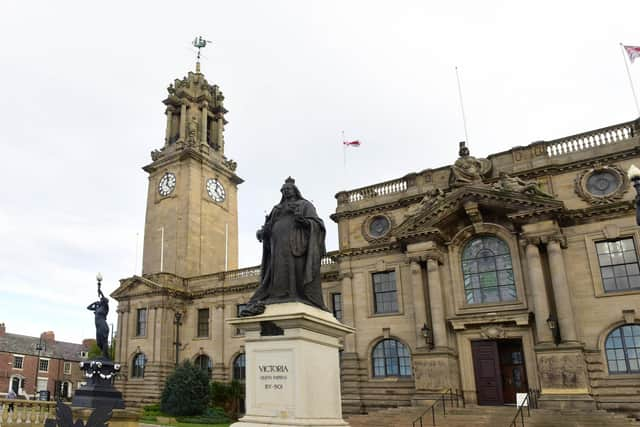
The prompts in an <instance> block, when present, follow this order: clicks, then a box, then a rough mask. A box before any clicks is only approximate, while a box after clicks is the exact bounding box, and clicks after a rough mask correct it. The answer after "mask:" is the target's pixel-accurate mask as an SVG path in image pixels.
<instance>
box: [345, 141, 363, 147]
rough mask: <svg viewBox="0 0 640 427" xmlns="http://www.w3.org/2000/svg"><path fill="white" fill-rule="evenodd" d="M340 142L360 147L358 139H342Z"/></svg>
mask: <svg viewBox="0 0 640 427" xmlns="http://www.w3.org/2000/svg"><path fill="white" fill-rule="evenodd" d="M342 143H343V144H344V145H346V146H349V147H360V141H358V140H357V139H356V140H355V141H342Z"/></svg>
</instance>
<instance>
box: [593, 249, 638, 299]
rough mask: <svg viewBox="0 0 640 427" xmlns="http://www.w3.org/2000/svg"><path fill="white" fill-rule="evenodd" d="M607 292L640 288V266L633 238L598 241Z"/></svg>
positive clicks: (602, 273) (601, 272) (602, 274)
mask: <svg viewBox="0 0 640 427" xmlns="http://www.w3.org/2000/svg"><path fill="white" fill-rule="evenodd" d="M596 252H597V254H598V263H599V264H600V275H601V276H602V284H603V286H604V291H605V292H618V291H627V290H633V289H640V268H639V267H638V255H637V252H636V246H635V243H634V242H633V238H631V237H628V238H625V239H618V240H613V241H604V242H596Z"/></svg>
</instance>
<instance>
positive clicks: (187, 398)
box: [160, 361, 209, 416]
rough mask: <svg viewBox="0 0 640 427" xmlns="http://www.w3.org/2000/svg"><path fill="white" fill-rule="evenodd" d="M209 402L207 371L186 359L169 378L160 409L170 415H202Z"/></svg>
mask: <svg viewBox="0 0 640 427" xmlns="http://www.w3.org/2000/svg"><path fill="white" fill-rule="evenodd" d="M208 404H209V378H208V377H207V372H206V371H205V370H203V369H200V368H198V367H196V366H194V365H193V364H191V362H189V361H185V362H183V363H182V364H180V365H178V367H177V368H176V369H175V371H173V373H172V374H171V375H170V376H169V378H167V382H166V383H165V385H164V390H163V391H162V398H161V400H160V410H161V411H162V412H164V413H166V414H169V415H174V416H176V415H183V416H184V415H200V414H202V413H204V411H205V410H206V409H207V406H208Z"/></svg>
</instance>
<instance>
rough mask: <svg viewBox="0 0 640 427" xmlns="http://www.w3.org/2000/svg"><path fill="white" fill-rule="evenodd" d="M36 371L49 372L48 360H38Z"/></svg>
mask: <svg viewBox="0 0 640 427" xmlns="http://www.w3.org/2000/svg"><path fill="white" fill-rule="evenodd" d="M38 370H39V371H40V372H49V359H40V365H39V366H38Z"/></svg>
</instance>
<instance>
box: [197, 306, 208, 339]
mask: <svg viewBox="0 0 640 427" xmlns="http://www.w3.org/2000/svg"><path fill="white" fill-rule="evenodd" d="M198 336H199V337H208V336H209V309H208V308H200V309H198Z"/></svg>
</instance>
